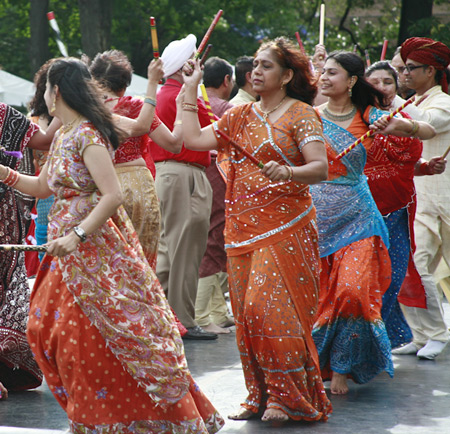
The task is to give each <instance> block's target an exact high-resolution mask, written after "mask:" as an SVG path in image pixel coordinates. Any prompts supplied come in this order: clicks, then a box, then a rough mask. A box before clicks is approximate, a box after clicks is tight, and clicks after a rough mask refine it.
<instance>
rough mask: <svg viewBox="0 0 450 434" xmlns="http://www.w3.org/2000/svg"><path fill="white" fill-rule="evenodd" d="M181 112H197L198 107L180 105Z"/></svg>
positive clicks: (186, 104) (185, 104)
mask: <svg viewBox="0 0 450 434" xmlns="http://www.w3.org/2000/svg"><path fill="white" fill-rule="evenodd" d="M182 107H183V110H184V111H187V112H196V113H197V112H198V106H196V105H194V104H188V103H186V102H184V103H183V105H182Z"/></svg>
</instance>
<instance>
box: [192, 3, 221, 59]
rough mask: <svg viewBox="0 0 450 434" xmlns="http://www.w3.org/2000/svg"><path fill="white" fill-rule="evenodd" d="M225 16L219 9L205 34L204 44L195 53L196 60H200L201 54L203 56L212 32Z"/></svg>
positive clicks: (201, 43)
mask: <svg viewBox="0 0 450 434" xmlns="http://www.w3.org/2000/svg"><path fill="white" fill-rule="evenodd" d="M222 14H223V10H222V9H219V11H218V12H217V14H216V16H215V17H214V19H213V21H212V23H211V25H210V26H209V29H208V30H207V32H206V33H205V36H203V39H202V42H200V45H199V46H198V49H197V52H196V53H195V58H196V59H198V58H199V57H200V54H202V51H203V50H204V48H205V47H206V44H207V43H208V41H209V38H210V36H211V33H212V31H213V30H214V27H216V24H217V23H218V22H219V20H220V17H221V16H222Z"/></svg>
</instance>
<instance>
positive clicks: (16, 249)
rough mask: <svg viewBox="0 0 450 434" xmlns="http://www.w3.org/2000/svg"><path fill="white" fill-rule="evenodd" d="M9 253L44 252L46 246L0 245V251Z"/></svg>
mask: <svg viewBox="0 0 450 434" xmlns="http://www.w3.org/2000/svg"><path fill="white" fill-rule="evenodd" d="M1 250H3V251H6V252H8V251H10V252H46V251H47V246H31V245H28V244H0V251H1Z"/></svg>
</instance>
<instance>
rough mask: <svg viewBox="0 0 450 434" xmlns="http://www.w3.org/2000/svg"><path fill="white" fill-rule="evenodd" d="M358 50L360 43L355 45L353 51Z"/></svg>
mask: <svg viewBox="0 0 450 434" xmlns="http://www.w3.org/2000/svg"><path fill="white" fill-rule="evenodd" d="M357 51H358V44H355V45H353V52H354V53H356V52H357Z"/></svg>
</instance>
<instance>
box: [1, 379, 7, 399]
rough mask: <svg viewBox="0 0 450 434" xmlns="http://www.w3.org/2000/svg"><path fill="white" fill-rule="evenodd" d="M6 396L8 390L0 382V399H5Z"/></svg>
mask: <svg viewBox="0 0 450 434" xmlns="http://www.w3.org/2000/svg"><path fill="white" fill-rule="evenodd" d="M7 398H8V390H7V389H6V387H5V386H3V384H2V383H0V399H7Z"/></svg>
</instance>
